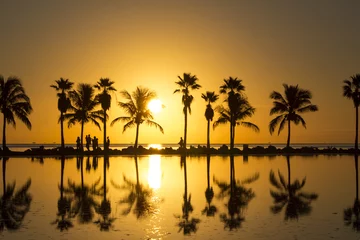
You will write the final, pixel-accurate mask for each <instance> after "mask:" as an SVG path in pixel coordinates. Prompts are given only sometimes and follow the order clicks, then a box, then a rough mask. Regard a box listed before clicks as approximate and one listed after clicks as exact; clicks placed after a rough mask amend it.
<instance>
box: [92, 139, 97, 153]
mask: <svg viewBox="0 0 360 240" xmlns="http://www.w3.org/2000/svg"><path fill="white" fill-rule="evenodd" d="M92 148H93V151H95V150H96V137H95V136H94V139H93V140H92Z"/></svg>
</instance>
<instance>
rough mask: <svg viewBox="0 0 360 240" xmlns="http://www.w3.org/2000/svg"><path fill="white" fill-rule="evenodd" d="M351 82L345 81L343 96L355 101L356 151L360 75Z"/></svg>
mask: <svg viewBox="0 0 360 240" xmlns="http://www.w3.org/2000/svg"><path fill="white" fill-rule="evenodd" d="M350 78H351V81H350V80H344V83H345V85H344V86H343V96H344V97H346V98H349V99H352V100H353V103H354V107H355V113H356V116H355V151H356V152H357V151H358V149H359V145H358V132H359V105H360V74H356V75H354V76H351V77H350Z"/></svg>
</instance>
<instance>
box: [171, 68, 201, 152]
mask: <svg viewBox="0 0 360 240" xmlns="http://www.w3.org/2000/svg"><path fill="white" fill-rule="evenodd" d="M178 78H179V81H177V82H175V83H176V84H177V85H178V87H179V88H178V89H176V90H175V91H174V93H177V92H181V93H182V103H183V105H184V108H183V112H184V119H185V125H184V149H185V150H186V143H187V117H188V116H187V114H188V112H189V114H191V103H192V101H193V100H194V97H193V96H192V95H191V94H190V89H191V90H196V89H199V88H201V86H200V85H199V84H198V83H197V81H198V78H197V77H196V76H195V75H191V73H184V74H183V77H182V78H181V77H180V76H178Z"/></svg>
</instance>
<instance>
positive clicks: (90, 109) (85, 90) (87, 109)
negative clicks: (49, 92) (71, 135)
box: [64, 83, 104, 150]
mask: <svg viewBox="0 0 360 240" xmlns="http://www.w3.org/2000/svg"><path fill="white" fill-rule="evenodd" d="M69 96H70V99H71V101H72V106H71V111H72V112H71V113H66V114H65V115H64V119H67V120H68V121H69V122H68V127H71V126H72V125H74V124H75V123H80V124H81V133H80V145H81V149H82V150H83V140H84V139H83V135H84V125H85V123H88V122H92V123H93V124H95V126H97V127H98V128H99V129H100V130H101V127H100V124H99V122H98V120H100V121H104V118H103V116H104V113H103V111H102V110H95V108H96V107H97V106H98V105H99V102H98V101H96V99H95V95H94V88H93V87H92V86H91V85H90V84H86V83H80V84H78V86H77V90H74V91H71V92H69Z"/></svg>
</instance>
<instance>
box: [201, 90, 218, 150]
mask: <svg viewBox="0 0 360 240" xmlns="http://www.w3.org/2000/svg"><path fill="white" fill-rule="evenodd" d="M201 97H202V98H203V99H204V100H205V101H206V102H207V105H206V110H205V118H206V120H207V149H208V150H209V149H210V122H211V121H212V120H213V118H214V109H213V108H212V106H211V103H214V102H216V101H217V100H218V99H219V95H217V94H215V92H209V91H207V92H206V93H205V94H204V93H203V94H201Z"/></svg>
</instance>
